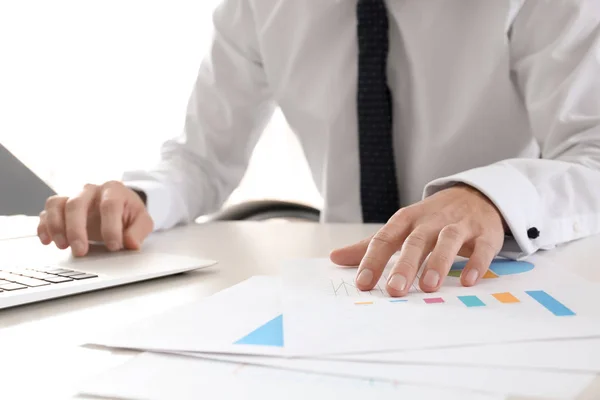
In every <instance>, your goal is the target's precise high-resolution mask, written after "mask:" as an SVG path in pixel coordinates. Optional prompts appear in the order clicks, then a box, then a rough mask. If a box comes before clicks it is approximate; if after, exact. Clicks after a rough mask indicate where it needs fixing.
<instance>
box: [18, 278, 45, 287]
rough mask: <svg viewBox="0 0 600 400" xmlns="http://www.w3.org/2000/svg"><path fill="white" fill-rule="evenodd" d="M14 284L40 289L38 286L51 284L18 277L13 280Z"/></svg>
mask: <svg viewBox="0 0 600 400" xmlns="http://www.w3.org/2000/svg"><path fill="white" fill-rule="evenodd" d="M13 282H15V283H20V284H21V285H25V286H29V287H38V286H46V285H49V284H50V283H48V282H44V281H41V280H39V279H33V278H28V277H26V276H17V277H15V278H13Z"/></svg>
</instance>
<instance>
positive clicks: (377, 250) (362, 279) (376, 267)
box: [356, 218, 410, 290]
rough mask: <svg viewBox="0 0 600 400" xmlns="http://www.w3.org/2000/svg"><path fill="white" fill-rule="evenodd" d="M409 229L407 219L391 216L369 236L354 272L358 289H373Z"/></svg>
mask: <svg viewBox="0 0 600 400" xmlns="http://www.w3.org/2000/svg"><path fill="white" fill-rule="evenodd" d="M409 231H410V223H409V220H408V219H404V218H402V219H401V218H398V219H396V220H394V218H392V219H390V222H388V223H387V224H386V225H385V226H384V227H383V228H381V229H380V230H379V231H378V232H377V233H376V234H375V235H374V236H373V238H371V241H370V242H369V245H368V246H367V251H366V252H365V255H364V257H363V258H362V260H361V262H360V265H359V266H358V271H357V273H356V287H357V288H358V289H359V290H371V289H373V287H374V286H375V284H376V283H377V281H379V278H380V277H381V274H382V273H383V270H384V269H385V266H386V265H387V263H388V262H389V261H390V258H391V257H392V256H393V255H394V253H396V251H398V249H400V247H401V246H402V242H404V239H405V238H406V236H407V235H408V232H409Z"/></svg>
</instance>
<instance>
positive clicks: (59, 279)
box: [44, 276, 73, 283]
mask: <svg viewBox="0 0 600 400" xmlns="http://www.w3.org/2000/svg"><path fill="white" fill-rule="evenodd" d="M44 280H45V281H46V282H50V283H63V282H71V281H72V280H73V279H71V278H67V277H65V276H54V277H52V278H46V279H44Z"/></svg>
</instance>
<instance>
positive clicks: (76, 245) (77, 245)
mask: <svg viewBox="0 0 600 400" xmlns="http://www.w3.org/2000/svg"><path fill="white" fill-rule="evenodd" d="M71 249H72V250H73V253H75V254H76V255H82V254H83V252H84V251H85V246H84V245H83V242H82V241H81V240H75V241H73V243H71Z"/></svg>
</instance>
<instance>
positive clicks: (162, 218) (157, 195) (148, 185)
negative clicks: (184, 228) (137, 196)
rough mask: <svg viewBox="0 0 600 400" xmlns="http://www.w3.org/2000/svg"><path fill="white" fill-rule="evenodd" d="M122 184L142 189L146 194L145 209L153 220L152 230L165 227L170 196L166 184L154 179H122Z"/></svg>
mask: <svg viewBox="0 0 600 400" xmlns="http://www.w3.org/2000/svg"><path fill="white" fill-rule="evenodd" d="M123 184H124V185H125V186H127V187H129V188H131V189H134V190H139V191H142V192H144V193H145V194H146V209H147V210H148V214H150V217H151V218H152V221H153V222H154V230H155V231H159V230H162V229H166V228H167V219H168V212H167V210H169V209H170V204H171V198H170V194H169V191H168V189H167V187H166V186H164V185H163V184H161V183H160V182H156V181H150V180H148V181H146V180H132V181H128V180H124V181H123Z"/></svg>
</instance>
